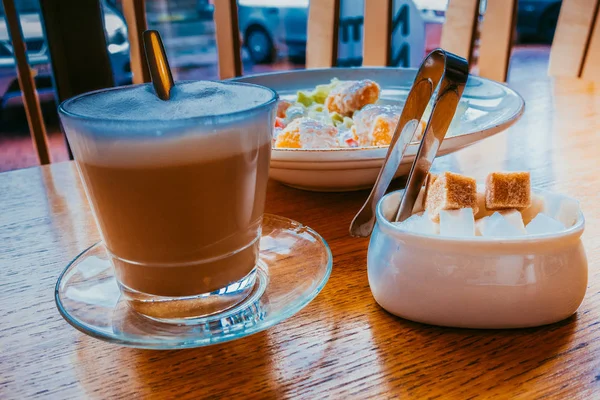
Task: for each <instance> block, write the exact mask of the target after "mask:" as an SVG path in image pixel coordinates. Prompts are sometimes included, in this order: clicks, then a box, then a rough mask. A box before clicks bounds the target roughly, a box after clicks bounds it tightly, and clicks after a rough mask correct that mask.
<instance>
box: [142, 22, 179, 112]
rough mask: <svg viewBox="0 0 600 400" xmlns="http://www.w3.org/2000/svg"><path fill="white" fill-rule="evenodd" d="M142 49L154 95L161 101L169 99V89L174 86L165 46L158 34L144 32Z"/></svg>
mask: <svg viewBox="0 0 600 400" xmlns="http://www.w3.org/2000/svg"><path fill="white" fill-rule="evenodd" d="M143 37H144V49H145V52H146V61H147V62H148V69H149V70H150V76H151V77H152V85H153V86H154V91H155V92H156V95H157V96H158V98H159V99H161V100H165V101H166V100H169V99H170V98H171V89H172V88H173V86H174V85H175V83H174V82H173V75H171V68H169V60H168V59H167V54H166V53H165V46H164V45H163V42H162V40H161V38H160V33H158V31H155V30H148V31H144V34H143Z"/></svg>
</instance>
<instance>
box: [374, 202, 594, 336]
mask: <svg viewBox="0 0 600 400" xmlns="http://www.w3.org/2000/svg"><path fill="white" fill-rule="evenodd" d="M400 196H401V191H399V192H393V193H390V194H388V195H386V196H385V197H384V198H383V199H381V201H380V202H379V204H378V205H377V213H376V215H377V224H376V226H375V229H374V231H373V233H372V235H371V241H370V243H369V252H368V275H369V285H370V287H371V291H372V293H373V296H374V297H375V300H376V301H377V303H379V305H381V307H383V308H384V309H386V310H387V311H389V312H390V313H392V314H395V315H397V316H400V317H402V318H406V319H409V320H412V321H416V322H422V323H427V324H432V325H441V326H450V327H462V328H524V327H533V326H539V325H545V324H550V323H553V322H557V321H560V320H562V319H565V318H567V317H569V316H570V315H572V314H573V313H575V311H577V308H578V307H579V305H580V304H581V302H582V301H583V297H584V295H585V291H586V288H587V280H588V264H587V259H586V256H585V251H584V248H583V244H582V243H581V240H580V237H581V234H582V233H583V230H584V225H585V223H584V218H583V215H582V214H581V213H579V216H578V218H577V222H576V223H575V224H574V225H573V226H572V227H570V228H568V229H566V230H565V231H563V232H560V233H557V234H545V235H532V236H527V237H521V238H518V239H516V238H509V239H502V238H484V237H473V238H444V237H440V236H434V235H421V234H415V233H410V232H407V231H403V230H401V229H399V228H398V227H396V226H395V225H393V224H391V223H390V222H389V220H390V219H391V218H392V214H393V210H392V208H393V207H394V205H397V204H398V203H399V201H400Z"/></svg>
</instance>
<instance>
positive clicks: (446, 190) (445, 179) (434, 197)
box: [425, 172, 478, 222]
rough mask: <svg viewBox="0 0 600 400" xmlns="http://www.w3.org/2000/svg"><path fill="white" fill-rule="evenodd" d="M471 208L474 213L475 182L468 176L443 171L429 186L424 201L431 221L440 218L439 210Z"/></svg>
mask: <svg viewBox="0 0 600 400" xmlns="http://www.w3.org/2000/svg"><path fill="white" fill-rule="evenodd" d="M461 208H471V209H473V213H474V214H476V213H477V211H478V208H477V182H475V179H473V178H469V177H468V176H464V175H460V174H455V173H452V172H444V173H443V174H440V175H439V176H438V177H437V179H435V182H434V183H433V184H432V185H431V187H430V188H429V191H428V194H427V199H426V201H425V210H426V211H427V212H428V213H429V217H430V218H431V220H432V221H434V222H438V221H439V220H440V211H441V210H460V209H461Z"/></svg>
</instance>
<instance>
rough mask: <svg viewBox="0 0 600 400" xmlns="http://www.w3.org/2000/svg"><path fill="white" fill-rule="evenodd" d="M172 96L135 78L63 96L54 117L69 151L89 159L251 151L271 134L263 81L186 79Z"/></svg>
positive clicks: (150, 162) (131, 162) (180, 160)
mask: <svg viewBox="0 0 600 400" xmlns="http://www.w3.org/2000/svg"><path fill="white" fill-rule="evenodd" d="M172 95H173V96H172V99H171V100H169V101H162V100H159V99H158V98H157V97H156V96H155V95H154V93H153V89H152V87H151V86H150V85H137V86H131V87H127V88H123V89H119V90H110V91H104V92H97V93H94V94H89V95H84V96H82V97H79V98H76V99H74V100H73V101H70V102H69V103H66V104H65V105H64V108H65V109H66V111H67V113H68V114H67V115H65V114H64V113H61V120H62V122H63V125H64V127H65V131H66V133H67V137H68V139H69V143H70V145H71V146H72V148H73V152H74V154H75V158H76V159H77V160H78V161H82V162H85V163H90V164H94V165H104V166H115V167H116V166H122V167H131V168H135V167H147V166H157V167H160V166H165V165H181V164H187V163H191V162H201V161H209V160H214V159H219V158H224V157H229V156H232V155H236V154H240V153H248V156H249V157H252V154H253V153H254V150H256V149H258V148H259V147H261V146H263V145H265V144H267V143H269V142H270V141H271V137H272V136H271V135H272V132H271V130H272V123H273V118H274V106H275V101H271V100H273V98H274V94H273V92H271V91H270V90H268V89H266V88H261V87H258V86H250V85H232V84H226V83H219V82H189V83H187V82H186V83H178V84H177V85H176V86H175V87H174V88H173V92H172ZM266 103H269V105H268V106H267V107H265V108H264V109H263V108H259V109H255V108H256V107H258V106H260V105H263V104H266ZM251 109H255V110H253V111H249V112H247V113H238V114H236V115H235V117H232V116H231V113H235V112H243V111H244V110H251ZM82 118H85V119H82Z"/></svg>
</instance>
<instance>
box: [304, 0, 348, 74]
mask: <svg viewBox="0 0 600 400" xmlns="http://www.w3.org/2000/svg"><path fill="white" fill-rule="evenodd" d="M339 20H340V0H312V1H311V2H310V5H309V9H308V28H307V29H308V37H307V43H306V68H327V67H333V66H335V64H336V61H337V47H338V33H339Z"/></svg>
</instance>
